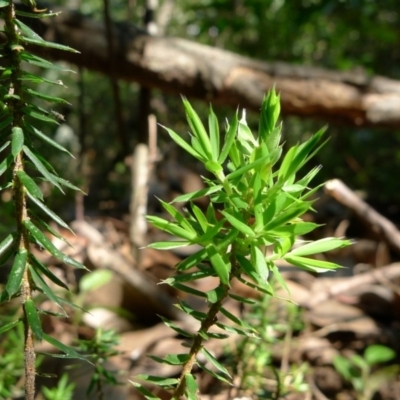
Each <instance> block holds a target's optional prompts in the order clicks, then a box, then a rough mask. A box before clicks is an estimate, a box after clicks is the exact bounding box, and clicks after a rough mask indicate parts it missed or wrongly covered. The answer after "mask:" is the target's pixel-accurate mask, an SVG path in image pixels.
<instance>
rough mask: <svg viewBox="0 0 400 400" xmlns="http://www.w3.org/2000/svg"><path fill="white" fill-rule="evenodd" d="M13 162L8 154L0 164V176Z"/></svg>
mask: <svg viewBox="0 0 400 400" xmlns="http://www.w3.org/2000/svg"><path fill="white" fill-rule="evenodd" d="M12 161H13V157H12V155H11V154H9V155H8V156H7V157H6V158H5V159H4V160H3V161H2V162H1V163H0V176H1V175H3V174H4V172H6V171H7V170H8V167H9V166H10V164H11V163H12Z"/></svg>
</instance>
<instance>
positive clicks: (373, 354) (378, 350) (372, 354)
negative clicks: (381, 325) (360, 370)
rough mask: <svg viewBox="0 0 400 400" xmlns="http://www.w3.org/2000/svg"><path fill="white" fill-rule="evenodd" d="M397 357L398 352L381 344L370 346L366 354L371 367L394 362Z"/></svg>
mask: <svg viewBox="0 0 400 400" xmlns="http://www.w3.org/2000/svg"><path fill="white" fill-rule="evenodd" d="M395 357H396V352H395V351H394V350H393V349H391V348H389V347H387V346H383V345H381V344H373V345H371V346H368V347H367V348H366V349H365V352H364V358H365V361H366V362H367V363H368V364H369V365H370V366H374V365H376V364H381V363H385V362H387V361H390V360H393V359H394V358H395Z"/></svg>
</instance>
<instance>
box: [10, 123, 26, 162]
mask: <svg viewBox="0 0 400 400" xmlns="http://www.w3.org/2000/svg"><path fill="white" fill-rule="evenodd" d="M23 145H24V132H23V131H22V129H21V128H20V127H18V126H16V127H14V128H12V134H11V154H12V155H13V157H16V156H17V154H19V153H20V152H21V150H22V147H23Z"/></svg>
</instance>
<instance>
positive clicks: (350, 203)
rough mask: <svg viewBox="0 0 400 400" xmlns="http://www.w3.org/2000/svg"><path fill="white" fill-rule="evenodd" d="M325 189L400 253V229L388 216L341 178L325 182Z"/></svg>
mask: <svg viewBox="0 0 400 400" xmlns="http://www.w3.org/2000/svg"><path fill="white" fill-rule="evenodd" d="M325 191H326V193H328V194H329V195H330V196H332V197H333V198H334V199H335V200H336V201H338V202H339V203H341V204H343V205H344V206H346V207H347V208H349V209H350V210H351V211H352V212H353V213H354V214H355V215H356V216H357V217H358V218H360V219H361V220H362V221H363V222H365V223H366V224H367V225H368V226H369V227H370V229H371V230H372V231H373V232H374V233H377V234H379V235H380V236H382V237H383V238H384V240H385V241H386V243H388V245H389V246H390V247H391V248H392V249H393V250H395V251H396V252H397V253H400V231H399V230H398V229H397V228H396V226H395V225H394V224H393V223H392V222H391V221H389V220H388V219H387V218H385V217H384V216H382V215H381V214H379V213H378V212H377V211H375V210H374V209H373V208H372V207H371V206H370V205H368V204H367V203H366V202H365V201H363V200H362V199H360V198H359V197H358V196H357V195H356V194H355V193H354V192H353V191H352V190H351V189H350V188H348V187H347V186H346V185H345V184H344V183H343V182H342V181H340V180H339V179H332V180H330V181H328V182H327V183H326V184H325Z"/></svg>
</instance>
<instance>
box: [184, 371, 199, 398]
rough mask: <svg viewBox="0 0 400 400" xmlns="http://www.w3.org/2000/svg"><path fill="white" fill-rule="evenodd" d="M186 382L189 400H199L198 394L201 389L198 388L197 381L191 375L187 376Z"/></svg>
mask: <svg viewBox="0 0 400 400" xmlns="http://www.w3.org/2000/svg"><path fill="white" fill-rule="evenodd" d="M185 382H186V394H187V397H188V400H198V397H197V392H198V391H199V388H198V387H197V383H196V379H195V378H194V376H193V375H191V374H186V375H185Z"/></svg>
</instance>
